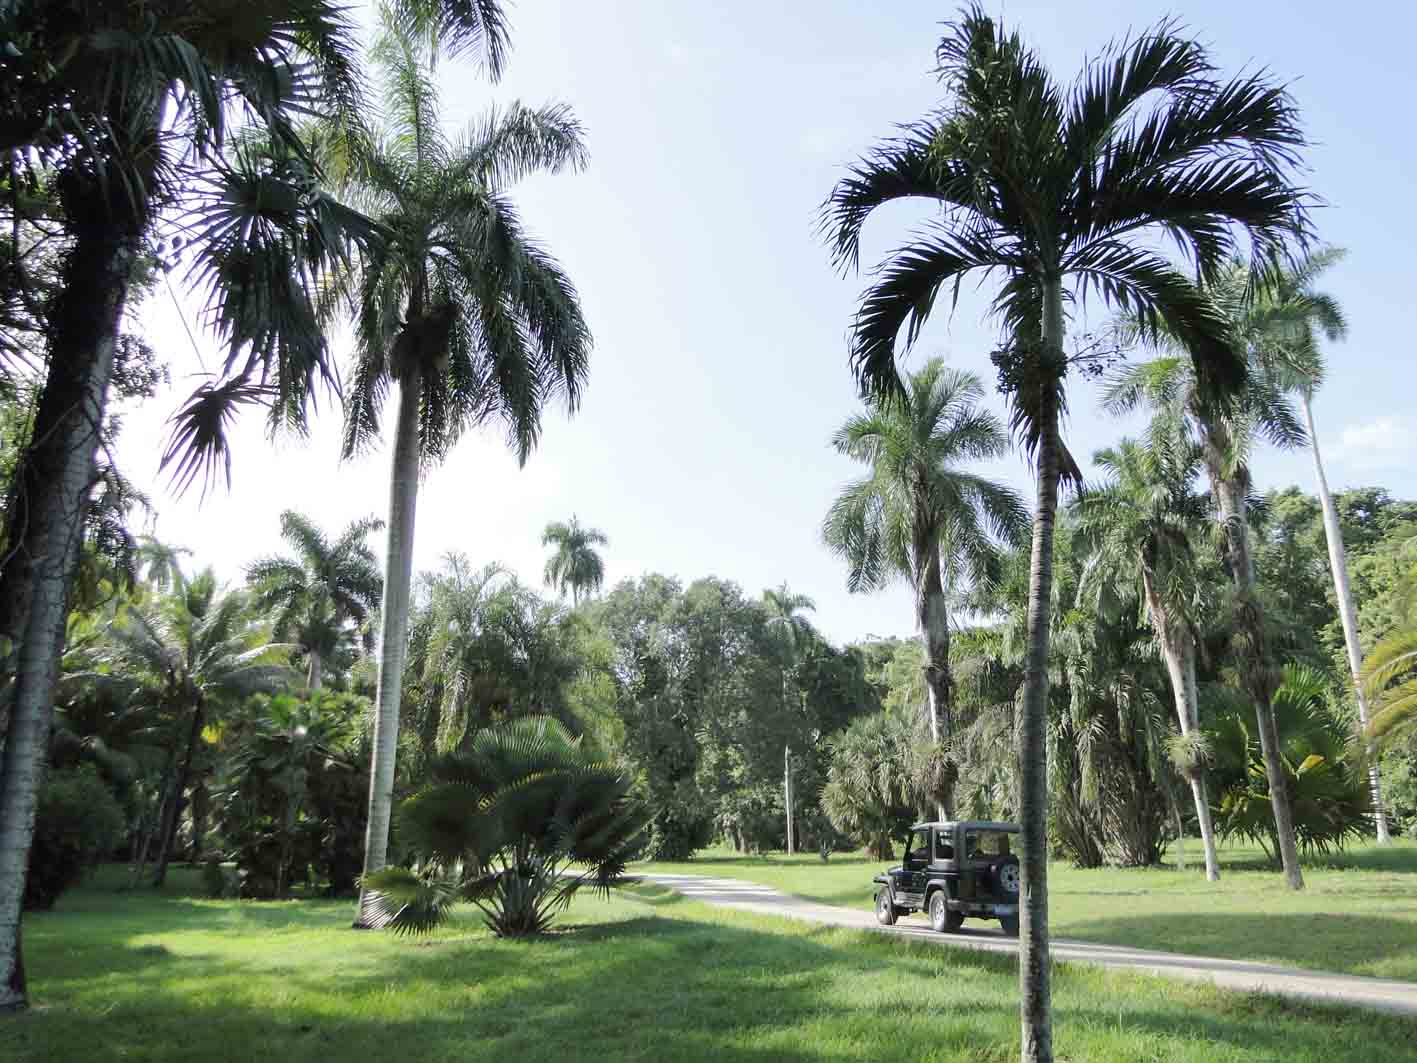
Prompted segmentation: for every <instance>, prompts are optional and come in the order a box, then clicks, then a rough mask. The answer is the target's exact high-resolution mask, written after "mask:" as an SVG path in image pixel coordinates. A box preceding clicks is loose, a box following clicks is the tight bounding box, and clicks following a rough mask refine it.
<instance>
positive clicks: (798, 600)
mask: <svg viewBox="0 0 1417 1063" xmlns="http://www.w3.org/2000/svg"><path fill="white" fill-rule="evenodd" d="M763 608H764V609H765V610H766V611H767V614H768V630H769V631H770V632H772V637H773V640H774V641H775V642H776V644H777V652H778V678H779V680H780V688H781V698H782V700H781V703H780V706H779V707H780V708H781V711H782V721H783V727H784V728H786V729H788V730H789V734H790V733H791V732H790V727H791V719H792V706H791V704H790V702H791V698H790V697H789V695H788V686H789V684H790V683H791V682H792V680H793V678H794V677H795V672H796V668H797V665H798V663H799V662H800V661H801V659H802V655H803V654H804V653H805V652H806V650H807V647H808V646H810V645H811V643H812V641H813V640H814V639H815V638H816V637H817V631H816V629H815V628H814V627H812V622H811V621H810V620H808V619H807V617H806V616H805V615H804V614H806V613H809V612H813V611H815V610H816V608H817V604H816V602H814V601H812V599H811V598H808V597H807V596H806V595H805V594H794V593H793V592H792V591H791V590H790V589H789V588H788V586H787V584H786V583H784V584H783V585H782V586H781V587H778V588H777V589H776V590H773V589H771V588H769V589H768V590H765V591H763ZM782 803H783V809H784V813H785V817H786V823H787V834H786V844H787V851H788V852H789V853H791V852H794V851H795V850H796V845H795V843H796V831H795V830H794V824H793V820H792V741H791V739H789V740H788V741H786V742H784V743H783V746H782Z"/></svg>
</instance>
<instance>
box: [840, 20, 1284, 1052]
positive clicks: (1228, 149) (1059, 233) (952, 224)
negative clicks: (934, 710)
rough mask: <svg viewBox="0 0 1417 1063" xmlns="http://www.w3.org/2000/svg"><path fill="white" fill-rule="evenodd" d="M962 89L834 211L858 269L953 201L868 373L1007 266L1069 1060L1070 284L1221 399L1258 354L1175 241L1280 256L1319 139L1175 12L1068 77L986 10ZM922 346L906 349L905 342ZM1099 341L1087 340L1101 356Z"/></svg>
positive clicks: (1038, 738)
mask: <svg viewBox="0 0 1417 1063" xmlns="http://www.w3.org/2000/svg"><path fill="white" fill-rule="evenodd" d="M936 58H937V63H938V70H939V76H940V80H941V82H942V83H943V84H944V86H945V88H946V90H947V93H948V96H947V98H946V100H945V101H944V102H943V103H942V105H941V106H940V108H939V109H938V110H937V111H935V112H934V113H933V114H931V115H930V116H928V117H927V118H925V119H923V120H920V121H917V122H914V123H911V124H910V125H907V126H906V127H905V128H904V129H903V130H902V132H901V133H900V134H899V135H898V136H897V137H895V138H894V139H892V140H888V141H886V142H884V143H882V144H880V145H878V146H877V147H876V148H875V149H874V150H872V151H871V152H870V153H869V154H868V155H867V156H866V157H865V158H864V159H862V160H861V161H860V162H858V163H857V164H856V165H855V166H854V167H853V168H852V172H851V173H850V175H849V176H848V177H846V178H845V179H843V180H842V181H841V182H839V183H838V184H837V186H836V189H835V190H834V192H833V193H832V195H831V196H830V198H829V199H828V201H827V204H826V207H825V209H824V222H823V227H824V229H825V230H826V232H827V234H828V236H829V238H830V241H831V244H832V247H833V251H834V254H835V257H836V260H837V262H838V263H839V264H840V265H842V266H843V267H847V268H852V267H854V266H855V265H856V264H857V262H858V259H859V253H860V239H861V233H862V229H863V227H864V225H865V222H866V220H867V219H868V218H869V217H870V216H871V215H872V214H873V213H874V212H875V211H876V209H877V208H878V207H880V206H882V205H884V204H886V203H889V202H894V201H896V200H901V199H918V200H920V201H923V202H925V203H927V204H929V205H930V206H931V207H932V208H933V210H934V211H935V212H936V213H935V214H934V216H933V217H932V218H931V220H930V221H929V222H927V223H926V225H925V226H924V228H923V229H921V230H920V231H918V232H917V233H915V234H914V235H913V236H912V238H911V239H910V240H909V241H908V242H907V243H905V244H904V245H903V246H900V247H898V248H897V249H896V250H894V251H892V252H891V253H890V254H889V256H888V257H887V258H886V260H885V261H884V262H883V263H882V265H881V268H880V269H879V270H878V271H877V273H876V275H875V277H874V278H873V280H872V283H871V285H870V287H869V288H868V290H867V291H866V293H865V294H864V296H863V297H862V299H861V302H860V305H859V308H858V311H857V314H856V318H855V321H854V324H853V328H852V338H851V354H852V361H853V364H854V366H855V368H856V371H857V374H858V377H859V378H860V380H861V383H862V384H863V386H864V387H866V388H867V389H868V390H870V391H873V392H876V393H879V394H885V393H888V392H891V391H897V390H899V388H900V382H899V378H898V375H897V371H896V355H897V350H898V345H900V346H903V347H905V348H908V347H910V346H911V345H912V344H913V343H914V341H915V340H917V339H918V338H919V336H920V334H921V331H922V330H923V328H924V326H925V324H926V322H927V320H928V319H929V318H930V316H931V313H932V311H933V310H934V308H935V304H936V301H937V298H938V297H939V295H940V293H941V292H942V291H948V292H949V293H951V296H950V297H951V299H953V297H954V296H955V295H957V294H958V292H959V290H960V286H961V284H962V283H963V281H964V279H965V277H966V276H967V275H969V274H974V275H982V276H983V277H986V278H987V277H992V278H997V279H998V281H999V287H998V294H997V296H996V297H995V299H994V303H993V307H994V310H995V312H996V314H997V315H998V317H999V318H1000V319H1001V321H1002V322H1003V324H1004V326H1005V338H1004V342H1003V343H1002V344H1001V347H1000V349H999V350H998V351H997V352H996V353H995V355H994V361H995V364H996V366H997V368H998V370H999V382H1000V387H1001V390H1003V391H1004V392H1005V394H1006V395H1007V396H1008V399H1009V401H1010V404H1011V407H1012V413H1013V426H1014V428H1015V430H1016V431H1017V432H1018V433H1019V435H1021V436H1022V438H1023V440H1024V442H1025V444H1026V446H1027V448H1028V450H1029V451H1030V453H1031V454H1032V455H1033V457H1034V459H1035V465H1036V471H1037V502H1036V506H1035V511H1034V527H1033V576H1032V587H1031V593H1030V598H1029V609H1028V615H1029V621H1030V628H1029V647H1028V660H1027V668H1026V678H1025V682H1024V689H1023V697H1022V705H1021V711H1020V715H1019V755H1020V757H1021V761H1022V763H1021V765H1020V776H1021V815H1020V819H1021V827H1022V837H1021V839H1020V841H1021V847H1022V853H1021V858H1022V859H1021V872H1022V882H1023V886H1022V890H1023V912H1022V916H1023V918H1022V920H1021V937H1020V944H1019V950H1020V964H1021V969H1022V971H1023V972H1024V977H1023V982H1022V984H1023V999H1022V1005H1021V1006H1022V1031H1023V1045H1022V1056H1023V1059H1024V1060H1025V1063H1039V1061H1043V1060H1051V1059H1052V1057H1053V1049H1052V1033H1051V1029H1052V1027H1051V1019H1050V1017H1049V1016H1050V1013H1051V1008H1050V1004H1049V999H1050V995H1049V983H1048V938H1047V895H1048V889H1047V836H1046V835H1047V826H1046V824H1047V778H1046V776H1047V768H1046V765H1045V756H1044V748H1045V741H1046V732H1047V702H1048V697H1047V692H1048V630H1049V609H1048V601H1049V598H1050V585H1051V580H1052V570H1051V561H1052V540H1053V525H1054V516H1055V511H1056V508H1057V496H1058V486H1059V481H1060V478H1062V477H1067V478H1069V479H1074V480H1075V479H1078V478H1080V477H1079V475H1078V470H1077V466H1076V463H1075V462H1074V461H1073V459H1072V458H1071V456H1070V455H1069V454H1068V451H1067V449H1066V448H1065V447H1064V446H1063V443H1062V439H1061V437H1060V432H1059V429H1060V418H1061V416H1062V413H1063V411H1064V409H1065V405H1066V388H1065V385H1066V378H1067V375H1068V372H1069V369H1070V366H1071V365H1072V364H1073V359H1070V357H1069V355H1068V353H1067V351H1066V348H1065V344H1064V341H1065V332H1066V327H1067V309H1068V306H1069V303H1070V301H1072V300H1076V299H1078V298H1080V297H1081V296H1084V295H1088V294H1091V295H1093V296H1094V297H1096V298H1099V299H1100V300H1101V301H1102V302H1104V303H1106V304H1110V305H1112V306H1115V307H1118V308H1121V309H1127V310H1131V311H1134V312H1135V313H1136V314H1137V315H1138V316H1139V318H1140V319H1141V320H1142V321H1143V322H1144V323H1145V324H1146V326H1147V327H1148V328H1150V329H1157V328H1159V327H1160V326H1161V325H1162V324H1163V323H1164V324H1166V325H1167V326H1168V327H1169V328H1170V329H1171V330H1172V331H1175V332H1178V333H1181V334H1184V335H1185V336H1187V338H1188V341H1189V342H1188V347H1189V350H1190V352H1191V355H1192V357H1193V358H1194V362H1195V366H1196V372H1197V374H1198V377H1199V379H1200V380H1201V381H1202V382H1203V389H1202V390H1203V393H1204V394H1205V395H1206V396H1207V398H1208V399H1209V400H1210V401H1214V402H1221V401H1223V400H1224V399H1225V397H1226V396H1228V395H1230V394H1233V393H1234V392H1235V391H1236V390H1237V389H1238V388H1239V387H1240V386H1241V385H1242V383H1243V381H1244V376H1245V365H1244V361H1243V359H1242V358H1240V357H1238V356H1237V354H1236V352H1235V351H1234V349H1233V348H1232V346H1231V343H1230V340H1229V337H1228V336H1227V335H1226V333H1225V329H1224V322H1223V320H1222V319H1221V318H1220V317H1219V315H1218V314H1216V313H1215V311H1214V310H1213V308H1212V307H1211V306H1210V305H1209V303H1208V302H1207V300H1206V299H1205V298H1204V297H1203V296H1202V295H1201V294H1199V293H1198V292H1197V291H1196V289H1195V287H1194V286H1193V285H1192V283H1191V282H1190V280H1189V278H1188V277H1187V275H1186V273H1185V272H1183V271H1182V270H1180V269H1178V268H1176V267H1175V266H1174V265H1173V264H1172V262H1171V261H1170V260H1168V259H1167V257H1166V256H1165V255H1164V254H1163V253H1162V250H1161V246H1162V245H1164V244H1167V243H1169V244H1170V245H1171V246H1173V247H1175V248H1176V249H1177V250H1178V251H1179V252H1180V254H1181V255H1182V256H1184V257H1186V258H1187V259H1189V260H1190V261H1191V262H1192V263H1194V266H1195V267H1196V269H1198V271H1199V273H1200V274H1201V275H1202V276H1203V277H1207V276H1211V275H1213V274H1214V273H1215V271H1216V270H1217V269H1219V268H1220V267H1221V266H1222V265H1223V264H1224V263H1225V262H1226V261H1227V260H1228V258H1229V257H1230V255H1231V254H1232V253H1233V252H1234V251H1235V249H1236V248H1237V246H1240V244H1241V234H1243V237H1244V239H1245V241H1247V242H1248V243H1249V244H1250V245H1251V246H1252V247H1253V249H1254V251H1255V252H1256V253H1257V255H1258V257H1259V259H1261V260H1265V259H1268V258H1270V257H1272V256H1273V255H1274V254H1277V253H1278V252H1279V250H1280V249H1281V248H1282V246H1283V245H1284V243H1285V241H1286V240H1287V239H1289V238H1290V236H1291V234H1292V233H1293V231H1294V230H1295V229H1296V228H1300V227H1302V226H1303V224H1304V198H1303V195H1302V193H1301V192H1300V191H1299V190H1298V189H1297V188H1296V187H1295V186H1294V183H1293V182H1292V180H1291V179H1290V176H1289V169H1290V167H1291V166H1292V165H1293V164H1295V163H1297V161H1298V152H1299V150H1300V148H1301V147H1302V146H1303V144H1304V138H1303V134H1302V132H1301V130H1300V128H1299V124H1298V119H1297V114H1296V111H1295V108H1294V103H1293V100H1292V99H1291V98H1290V96H1289V95H1288V93H1287V92H1286V91H1285V90H1284V88H1283V87H1282V86H1280V85H1277V84H1275V83H1274V81H1273V80H1272V79H1271V78H1270V77H1269V76H1268V75H1267V74H1265V73H1262V72H1261V73H1247V74H1244V75H1242V76H1240V77H1238V78H1236V79H1233V80H1230V81H1222V80H1221V79H1220V78H1218V77H1217V76H1216V72H1215V65H1214V62H1213V60H1212V59H1211V57H1210V56H1209V54H1208V53H1207V51H1206V49H1205V47H1204V46H1203V45H1202V44H1200V43H1199V42H1198V41H1196V40H1194V39H1188V38H1186V37H1185V36H1183V35H1182V34H1181V33H1180V32H1179V31H1178V29H1177V27H1176V25H1175V24H1174V23H1171V22H1163V23H1160V24H1159V25H1157V26H1155V27H1153V28H1151V29H1148V30H1145V31H1143V32H1142V33H1140V34H1138V35H1136V36H1135V37H1129V38H1127V39H1125V40H1123V41H1121V42H1119V43H1116V44H1113V45H1111V46H1109V47H1107V48H1106V49H1104V50H1103V52H1102V53H1101V54H1100V55H1099V56H1098V57H1097V58H1096V59H1094V60H1092V61H1090V62H1089V63H1088V64H1087V65H1086V66H1085V67H1084V68H1083V70H1082V72H1081V73H1080V74H1079V75H1078V76H1077V77H1076V78H1075V79H1074V81H1073V83H1072V84H1071V85H1070V86H1068V85H1064V84H1060V83H1059V82H1058V81H1057V80H1055V79H1054V78H1053V76H1052V75H1051V74H1050V73H1049V71H1048V70H1047V68H1046V67H1045V66H1044V65H1043V63H1042V61H1041V59H1040V58H1039V57H1038V55H1037V54H1036V52H1035V51H1034V50H1033V49H1032V48H1030V47H1029V46H1028V45H1027V44H1025V42H1024V41H1023V39H1022V38H1021V37H1020V36H1019V35H1018V33H1017V32H1010V31H1008V30H1006V28H1005V27H1004V25H1003V23H1002V22H999V21H996V20H995V19H993V18H991V17H990V16H988V15H986V14H985V12H984V10H983V9H982V8H981V7H979V6H978V5H975V6H971V7H968V8H966V9H965V10H964V11H963V12H962V14H961V15H960V16H959V17H958V18H957V19H956V20H955V21H954V22H952V23H950V24H949V26H948V28H947V30H946V33H945V36H944V37H943V39H942V40H941V42H940V45H939V47H938V49H937V51H936ZM902 334H903V339H904V342H903V344H899V341H900V340H901V338H902ZM1084 353H1085V352H1084Z"/></svg>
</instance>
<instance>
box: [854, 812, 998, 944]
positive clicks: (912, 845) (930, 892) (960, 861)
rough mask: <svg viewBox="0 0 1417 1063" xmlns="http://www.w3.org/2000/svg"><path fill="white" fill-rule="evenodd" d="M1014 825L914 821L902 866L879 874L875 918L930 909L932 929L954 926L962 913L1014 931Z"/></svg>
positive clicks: (888, 919)
mask: <svg viewBox="0 0 1417 1063" xmlns="http://www.w3.org/2000/svg"><path fill="white" fill-rule="evenodd" d="M1018 832H1019V828H1018V826H1017V825H1016V824H1013V823H991V822H986V821H977V820H970V821H967V822H964V823H917V824H916V825H915V826H913V827H911V828H910V841H909V844H908V845H907V846H906V850H905V859H904V861H903V862H902V863H901V865H900V867H893V868H891V869H890V870H889V871H885V872H882V873H881V874H879V875H877V876H876V877H875V879H874V880H873V881H874V882H877V883H879V885H878V887H877V889H876V919H877V920H878V921H879V922H881V923H882V924H883V925H885V926H890V925H892V924H893V923H894V922H895V921H896V919H897V917H899V916H902V915H909V914H910V913H911V912H918V911H928V912H929V913H930V925H931V926H933V927H934V928H935V929H936V930H939V931H946V930H958V929H959V928H960V925H961V924H962V923H963V922H964V920H965V917H966V916H968V917H969V918H972V919H997V920H998V921H999V925H1000V926H1001V927H1003V928H1004V933H1005V934H1010V935H1016V934H1017V933H1018V857H1017V856H1015V855H1014V853H1013V841H1014V836H1015V835H1017V834H1018Z"/></svg>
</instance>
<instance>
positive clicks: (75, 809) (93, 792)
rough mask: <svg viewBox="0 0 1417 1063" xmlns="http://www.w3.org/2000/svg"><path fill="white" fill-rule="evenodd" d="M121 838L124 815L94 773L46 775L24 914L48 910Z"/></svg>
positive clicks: (87, 768) (63, 771) (68, 770)
mask: <svg viewBox="0 0 1417 1063" xmlns="http://www.w3.org/2000/svg"><path fill="white" fill-rule="evenodd" d="M122 837H123V810H122V808H121V807H120V806H119V804H118V802H117V801H116V800H115V799H114V796H113V792H112V791H111V790H110V789H109V788H108V787H107V786H106V785H105V784H104V782H103V780H102V779H101V778H99V774H98V772H97V771H95V770H94V769H93V767H91V766H89V765H83V766H81V767H77V768H66V769H61V770H59V771H54V772H51V773H50V774H49V777H48V778H47V779H45V780H44V786H43V788H42V789H41V790H40V795H39V808H38V809H37V810H36V812H35V839H34V846H33V847H32V848H31V849H30V868H29V878H28V879H26V881H25V908H27V909H30V910H34V909H39V910H47V909H49V908H53V907H54V902H55V901H57V900H58V899H59V896H60V894H62V893H63V892H64V891H65V890H67V889H69V888H71V887H72V886H75V885H77V884H78V883H79V881H80V880H82V878H83V877H84V875H85V874H87V873H88V872H89V871H90V870H92V869H93V867H94V866H95V865H97V864H98V863H99V861H101V860H102V859H103V858H104V857H106V856H108V855H109V854H110V853H112V852H113V850H114V848H115V847H116V846H117V845H118V843H119V841H121V840H122Z"/></svg>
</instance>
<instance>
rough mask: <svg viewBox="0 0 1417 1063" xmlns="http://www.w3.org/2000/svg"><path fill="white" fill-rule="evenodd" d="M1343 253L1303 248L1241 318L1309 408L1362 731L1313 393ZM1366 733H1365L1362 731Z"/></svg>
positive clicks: (1382, 825) (1372, 781)
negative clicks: (1329, 287)
mask: <svg viewBox="0 0 1417 1063" xmlns="http://www.w3.org/2000/svg"><path fill="white" fill-rule="evenodd" d="M1343 255H1344V252H1343V250H1342V249H1340V248H1333V247H1330V248H1325V249H1324V250H1322V251H1316V252H1314V253H1313V254H1310V255H1306V256H1305V257H1304V258H1303V259H1302V260H1301V261H1300V262H1299V263H1298V264H1297V265H1295V266H1294V267H1293V268H1290V269H1286V270H1284V271H1282V272H1280V273H1277V274H1276V275H1275V276H1273V277H1271V278H1269V279H1268V283H1266V284H1265V285H1263V286H1261V287H1260V288H1258V289H1257V290H1256V291H1254V292H1252V293H1251V294H1250V298H1249V299H1248V301H1246V302H1245V303H1244V304H1243V310H1242V313H1243V316H1244V320H1242V321H1240V322H1237V326H1238V327H1239V328H1240V329H1241V330H1242V333H1243V334H1244V335H1245V336H1246V337H1247V338H1249V339H1250V342H1251V343H1252V345H1253V348H1254V351H1255V354H1256V356H1257V357H1259V358H1260V359H1262V360H1263V361H1264V362H1265V363H1266V365H1267V366H1269V367H1270V368H1271V369H1272V370H1273V371H1275V372H1277V373H1278V374H1279V376H1280V378H1281V380H1285V379H1288V381H1289V382H1290V387H1291V388H1292V389H1293V390H1294V391H1295V392H1297V393H1298V396H1299V402H1300V405H1301V406H1302V407H1303V410H1304V428H1305V431H1306V432H1307V434H1308V439H1309V452H1310V454H1312V455H1313V459H1314V479H1315V481H1316V482H1317V484H1318V492H1319V505H1320V506H1321V507H1322V509H1323V515H1324V539H1325V541H1326V542H1327V544H1328V567H1329V572H1330V574H1331V575H1332V577H1333V594H1334V598H1335V599H1336V600H1337V602H1338V617H1339V622H1340V623H1341V625H1342V627H1343V644H1344V648H1345V650H1346V651H1347V653H1348V669H1349V674H1350V676H1351V678H1352V681H1353V696H1354V700H1355V701H1356V702H1357V705H1358V727H1359V730H1360V732H1366V731H1367V730H1368V723H1369V713H1368V696H1367V694H1366V692H1365V691H1364V687H1363V683H1361V682H1360V681H1359V674H1360V673H1361V672H1362V669H1363V644H1362V642H1361V640H1360V639H1359V637H1358V611H1357V609H1355V608H1354V605H1353V588H1352V585H1351V584H1350V583H1349V580H1348V555H1347V551H1346V550H1345V549H1344V546H1343V528H1342V526H1341V525H1340V524H1339V520H1338V507H1337V506H1336V505H1334V501H1333V492H1332V491H1330V490H1329V486H1328V475H1327V474H1326V473H1325V471H1324V462H1323V455H1322V454H1321V453H1320V452H1319V437H1318V431H1317V429H1316V427H1315V425H1314V405H1313V403H1314V393H1315V392H1316V391H1318V389H1319V387H1321V386H1322V384H1323V377H1324V359H1323V353H1322V351H1320V349H1319V343H1318V334H1319V333H1322V334H1323V336H1324V337H1325V338H1326V339H1328V340H1330V341H1334V340H1341V339H1343V338H1345V337H1346V336H1347V335H1348V322H1347V320H1346V319H1345V318H1344V314H1343V308H1342V307H1341V306H1339V304H1338V300H1337V299H1335V298H1334V297H1333V296H1331V295H1329V294H1327V293H1326V292H1321V291H1319V290H1317V289H1316V288H1315V287H1314V285H1315V283H1316V282H1317V280H1318V278H1319V276H1320V275H1321V274H1322V273H1323V272H1324V271H1325V270H1327V269H1328V268H1329V267H1330V266H1332V265H1333V264H1334V263H1336V262H1338V261H1339V260H1340V259H1341V258H1342V257H1343ZM1360 737H1361V734H1360ZM1368 784H1369V787H1370V788H1371V789H1372V792H1373V821H1374V826H1375V827H1376V829H1377V836H1378V844H1379V845H1386V844H1388V843H1389V842H1390V841H1391V840H1392V837H1391V835H1390V833H1389V831H1388V822H1387V813H1386V811H1385V810H1384V808H1383V800H1382V796H1383V795H1382V784H1381V780H1380V779H1379V777H1378V766H1377V763H1376V761H1373V760H1371V759H1370V762H1369V764H1368Z"/></svg>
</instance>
